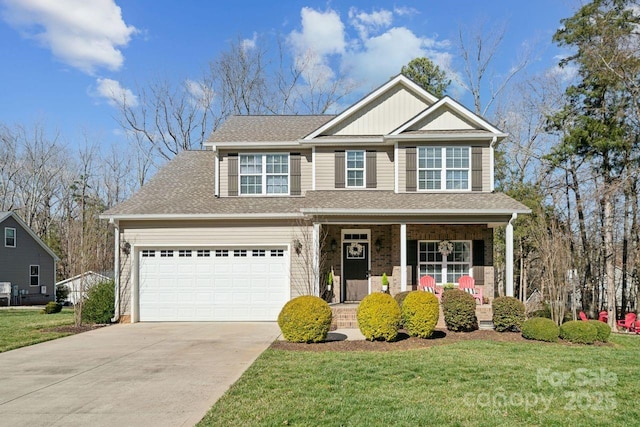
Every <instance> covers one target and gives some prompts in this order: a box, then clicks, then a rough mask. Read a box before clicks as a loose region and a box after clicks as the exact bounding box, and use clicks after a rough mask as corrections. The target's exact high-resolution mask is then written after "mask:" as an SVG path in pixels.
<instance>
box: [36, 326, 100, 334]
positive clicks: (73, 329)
mask: <svg viewBox="0 0 640 427" xmlns="http://www.w3.org/2000/svg"><path fill="white" fill-rule="evenodd" d="M105 326H109V325H106V324H95V325H80V326H75V325H66V326H58V327H56V328H50V329H43V332H61V333H66V334H79V333H82V332H87V331H92V330H94V329H98V328H103V327H105Z"/></svg>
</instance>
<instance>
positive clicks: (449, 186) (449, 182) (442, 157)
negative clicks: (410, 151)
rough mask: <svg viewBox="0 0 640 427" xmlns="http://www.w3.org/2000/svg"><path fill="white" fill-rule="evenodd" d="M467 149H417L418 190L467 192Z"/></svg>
mask: <svg viewBox="0 0 640 427" xmlns="http://www.w3.org/2000/svg"><path fill="white" fill-rule="evenodd" d="M469 151H470V150H469V147H420V148H418V189H419V190H469V187H470V185H469V184H470V182H469V165H470V163H471V162H470V156H469Z"/></svg>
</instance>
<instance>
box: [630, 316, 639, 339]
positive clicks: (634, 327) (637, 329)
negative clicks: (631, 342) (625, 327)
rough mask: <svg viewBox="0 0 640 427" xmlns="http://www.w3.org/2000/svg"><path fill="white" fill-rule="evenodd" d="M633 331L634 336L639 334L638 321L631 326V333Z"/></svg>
mask: <svg viewBox="0 0 640 427" xmlns="http://www.w3.org/2000/svg"><path fill="white" fill-rule="evenodd" d="M633 330H635V332H636V335H638V334H640V319H638V320H636V323H635V324H634V325H633V329H632V331H633Z"/></svg>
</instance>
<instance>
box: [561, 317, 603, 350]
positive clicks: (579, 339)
mask: <svg viewBox="0 0 640 427" xmlns="http://www.w3.org/2000/svg"><path fill="white" fill-rule="evenodd" d="M597 336H598V330H597V329H596V327H595V326H593V325H592V324H591V323H589V322H583V321H582V320H570V321H568V322H565V323H563V324H562V325H561V326H560V338H562V339H563V340H567V341H571V342H573V343H578V344H593V342H594V341H595V340H596V337H597Z"/></svg>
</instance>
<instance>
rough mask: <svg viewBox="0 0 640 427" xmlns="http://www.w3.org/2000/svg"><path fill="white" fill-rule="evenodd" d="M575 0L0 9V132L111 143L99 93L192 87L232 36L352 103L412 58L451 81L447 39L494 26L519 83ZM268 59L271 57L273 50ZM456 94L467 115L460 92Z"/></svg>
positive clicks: (115, 136)
mask: <svg viewBox="0 0 640 427" xmlns="http://www.w3.org/2000/svg"><path fill="white" fill-rule="evenodd" d="M579 5H580V4H579V2H578V0H575V1H574V0H536V1H520V0H485V1H480V0H448V1H447V2H441V1H424V0H423V1H411V0H408V1H403V0H394V1H328V2H313V1H298V0H291V1H279V2H271V1H264V0H261V1H235V2H221V1H198V2H196V1H175V0H173V1H169V0H91V1H86V0H56V1H50V0H0V13H1V15H0V64H2V66H0V95H1V97H2V102H0V123H2V124H6V125H9V126H12V125H16V124H21V125H26V126H32V125H33V124H34V123H36V122H37V123H40V124H42V125H43V126H44V127H45V128H46V129H48V130H50V131H58V132H59V133H60V138H61V140H62V141H63V142H65V143H67V144H69V145H70V146H77V145H79V144H82V143H83V141H84V139H85V136H87V137H88V138H90V139H92V140H97V141H99V142H100V143H106V144H119V143H120V142H121V140H122V138H123V136H122V134H121V132H119V127H118V124H117V122H116V120H115V117H116V116H117V110H116V109H115V108H114V107H113V106H112V105H111V104H110V102H109V99H108V98H109V97H108V96H106V92H107V91H111V93H112V91H114V90H116V91H121V92H122V93H128V92H127V91H129V90H133V91H134V92H135V87H136V85H142V86H144V85H145V83H146V82H148V81H150V80H152V79H154V78H158V77H160V78H169V79H172V80H174V81H184V80H185V79H196V78H198V77H199V75H200V74H201V71H202V70H203V69H204V68H205V67H207V64H208V62H209V61H211V60H213V59H215V58H216V56H217V55H218V53H219V52H220V51H222V50H224V49H226V48H227V47H228V44H229V42H230V41H232V40H236V39H237V38H238V37H239V36H241V37H242V38H244V39H247V40H248V41H249V42H250V41H252V40H253V39H254V37H255V38H261V39H263V40H266V41H269V40H270V41H271V42H273V41H274V38H275V36H276V35H280V36H282V37H283V38H284V39H285V40H287V41H288V42H287V44H286V46H287V51H288V53H289V54H290V55H292V57H293V56H295V55H297V54H299V53H300V52H301V51H303V50H305V49H313V50H314V51H316V52H317V53H318V65H319V66H324V67H328V69H329V70H333V71H336V72H337V70H338V69H343V70H347V71H346V72H347V74H349V75H350V77H353V78H356V79H357V80H358V81H360V82H361V83H362V85H361V86H360V92H359V94H356V95H361V94H362V93H364V92H366V91H368V90H370V89H371V88H373V87H375V86H378V85H380V84H382V83H383V82H384V81H385V80H386V79H388V78H389V77H390V76H391V75H394V74H396V73H397V72H399V70H400V67H401V66H402V65H403V64H406V63H407V62H408V61H409V60H410V59H411V58H412V57H415V56H428V57H430V58H431V59H432V60H434V61H435V62H436V63H438V64H440V65H441V66H443V67H445V68H447V69H448V70H450V71H451V72H452V73H455V72H459V71H460V63H459V61H458V58H457V57H456V50H455V42H456V38H457V32H458V28H460V27H461V28H463V29H466V28H471V27H473V26H474V25H477V24H478V23H479V22H485V23H486V26H488V27H489V26H491V25H496V24H504V25H506V27H507V31H506V35H505V39H504V42H503V43H502V45H501V48H500V51H499V55H498V57H497V60H496V61H495V63H494V69H493V71H494V72H495V73H496V74H500V73H505V72H507V71H508V70H509V68H510V67H512V66H513V65H514V64H515V63H516V62H517V57H518V53H519V52H520V51H522V50H523V49H524V47H523V46H527V45H529V46H531V45H535V46H536V49H535V52H536V54H535V56H534V58H535V61H534V62H533V63H532V64H531V66H530V67H529V69H528V70H527V73H530V74H533V73H536V72H540V71H541V70H545V69H550V68H552V67H554V66H555V65H556V64H557V61H558V56H559V55H562V54H563V52H561V51H560V50H559V49H558V48H557V47H556V46H554V45H553V44H552V43H551V36H552V35H553V33H554V32H555V30H556V29H557V28H558V27H559V25H560V19H562V18H566V17H569V16H571V15H572V14H573V13H574V11H575V10H576V8H577V7H579ZM273 48H274V49H275V47H273ZM456 95H457V97H458V98H459V100H460V101H462V102H463V103H464V104H465V105H467V106H468V107H471V106H472V105H471V101H470V99H469V98H468V93H466V92H465V91H464V90H462V89H460V88H458V89H456Z"/></svg>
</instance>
